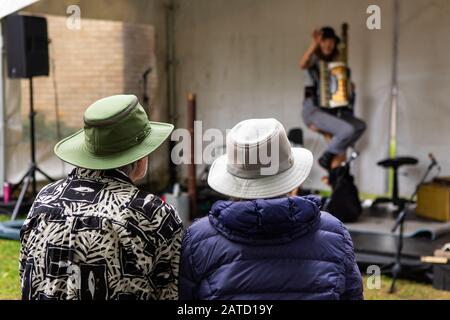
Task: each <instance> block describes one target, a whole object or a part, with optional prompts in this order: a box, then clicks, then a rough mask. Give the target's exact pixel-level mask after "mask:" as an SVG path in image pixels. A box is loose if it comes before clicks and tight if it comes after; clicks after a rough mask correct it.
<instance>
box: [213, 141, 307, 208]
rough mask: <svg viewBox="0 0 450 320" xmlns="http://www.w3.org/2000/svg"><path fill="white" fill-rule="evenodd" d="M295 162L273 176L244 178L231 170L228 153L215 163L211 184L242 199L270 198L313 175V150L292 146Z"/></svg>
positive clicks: (221, 191) (292, 187) (231, 195)
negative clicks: (228, 168)
mask: <svg viewBox="0 0 450 320" xmlns="http://www.w3.org/2000/svg"><path fill="white" fill-rule="evenodd" d="M292 155H293V158H294V163H293V165H292V167H290V168H289V169H288V170H286V171H283V172H282V173H280V174H277V175H273V176H265V177H261V178H257V179H244V178H239V177H237V176H234V175H232V174H231V173H229V172H228V171H227V161H228V159H227V155H222V156H220V157H219V158H217V159H216V160H215V161H214V163H213V164H212V166H211V168H210V170H209V175H208V185H209V186H210V187H211V188H212V189H214V190H216V191H217V192H219V193H221V194H224V195H226V196H230V197H233V198H239V199H268V198H274V197H278V196H282V195H285V194H287V193H289V192H290V191H292V190H294V189H295V188H297V187H298V186H300V185H301V184H302V183H303V182H304V181H305V180H306V178H307V177H308V176H309V173H310V171H311V168H312V165H313V155H312V153H311V151H309V150H307V149H304V148H292Z"/></svg>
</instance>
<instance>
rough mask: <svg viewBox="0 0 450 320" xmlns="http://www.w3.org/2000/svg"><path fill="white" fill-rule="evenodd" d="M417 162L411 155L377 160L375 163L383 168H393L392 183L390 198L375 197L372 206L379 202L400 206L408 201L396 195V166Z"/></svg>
mask: <svg viewBox="0 0 450 320" xmlns="http://www.w3.org/2000/svg"><path fill="white" fill-rule="evenodd" d="M418 162H419V161H418V160H417V159H416V158H412V157H395V158H388V159H384V160H381V161H379V162H378V163H377V165H379V166H382V167H383V168H392V169H393V170H394V181H393V183H394V185H393V188H392V196H391V198H376V199H375V201H374V202H373V204H372V207H374V206H376V205H377V204H379V203H393V204H394V205H396V206H400V205H403V204H405V203H406V202H408V200H406V199H401V198H399V196H398V191H399V189H398V168H400V167H401V166H404V165H416V164H417V163H418Z"/></svg>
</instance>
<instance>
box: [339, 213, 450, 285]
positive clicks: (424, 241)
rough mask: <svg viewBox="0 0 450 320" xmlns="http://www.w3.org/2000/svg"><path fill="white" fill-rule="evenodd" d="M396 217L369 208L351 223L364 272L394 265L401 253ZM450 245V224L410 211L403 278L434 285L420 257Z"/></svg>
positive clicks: (404, 252)
mask: <svg viewBox="0 0 450 320" xmlns="http://www.w3.org/2000/svg"><path fill="white" fill-rule="evenodd" d="M394 221H395V217H394V215H393V212H392V210H389V209H388V208H377V209H370V208H365V209H364V213H363V214H362V216H361V217H360V219H359V220H358V221H357V222H356V223H347V224H346V226H347V228H348V229H349V231H350V234H351V236H352V239H353V244H354V247H355V253H356V259H357V261H358V265H359V266H360V268H361V270H362V271H364V270H366V268H367V266H369V265H378V266H380V267H383V266H385V265H387V264H389V263H391V262H393V261H394V256H395V253H396V250H397V239H398V237H397V234H398V233H397V232H398V230H397V232H396V233H395V234H392V233H391V228H392V226H393V225H394ZM448 242H450V224H449V223H444V222H434V221H431V220H426V219H421V218H419V217H417V216H416V215H415V213H414V211H413V210H410V211H409V212H408V214H407V216H406V220H405V237H404V240H403V251H402V262H403V263H404V266H405V272H404V274H403V277H406V278H413V279H414V280H422V281H427V282H429V281H431V280H432V268H431V265H430V264H424V263H422V262H420V257H421V256H424V255H433V252H434V250H436V249H438V248H441V247H442V246H443V245H444V244H445V243H448Z"/></svg>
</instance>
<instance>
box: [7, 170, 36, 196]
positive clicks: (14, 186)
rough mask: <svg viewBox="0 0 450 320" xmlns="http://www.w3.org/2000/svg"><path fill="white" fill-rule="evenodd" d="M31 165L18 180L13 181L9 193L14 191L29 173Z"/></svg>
mask: <svg viewBox="0 0 450 320" xmlns="http://www.w3.org/2000/svg"><path fill="white" fill-rule="evenodd" d="M30 170H31V167H30V168H29V169H28V170H27V172H26V173H25V174H24V175H23V176H22V178H20V180H19V182H17V183H15V184H14V185H13V186H12V188H11V193H12V192H14V191H16V189H17V188H18V187H19V186H20V185H21V184H22V183H23V181H24V180H25V178H26V177H28V176H29V175H30Z"/></svg>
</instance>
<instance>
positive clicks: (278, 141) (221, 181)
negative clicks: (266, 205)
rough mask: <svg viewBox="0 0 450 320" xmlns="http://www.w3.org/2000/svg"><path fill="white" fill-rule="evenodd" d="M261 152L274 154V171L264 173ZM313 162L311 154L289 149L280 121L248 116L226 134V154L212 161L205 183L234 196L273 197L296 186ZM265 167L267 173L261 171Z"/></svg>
mask: <svg viewBox="0 0 450 320" xmlns="http://www.w3.org/2000/svg"><path fill="white" fill-rule="evenodd" d="M274 146H278V148H274ZM261 149H262V150H263V151H261ZM267 150H270V153H267V152H266V151H267ZM261 152H262V154H270V155H277V157H273V158H276V159H277V162H278V164H279V165H278V169H277V170H275V172H269V173H267V162H263V161H259V157H258V155H259V154H260V153H261ZM264 152H265V153H264ZM269 158H270V157H269ZM237 159H239V160H240V161H237ZM249 159H253V160H254V159H258V160H256V161H253V162H251V161H249ZM266 160H267V159H266ZM262 162H263V163H266V164H265V165H264V164H262ZM312 165H313V155H312V153H311V152H310V151H309V150H307V149H304V148H292V147H291V145H290V143H289V140H288V138H287V135H286V132H285V130H284V127H283V125H282V124H281V123H280V122H279V121H277V120H276V119H249V120H245V121H242V122H240V123H238V124H237V125H236V126H234V127H233V129H231V131H230V132H229V134H228V135H227V153H226V154H225V155H222V156H220V157H219V158H217V159H216V160H215V161H214V163H213V164H212V166H211V168H210V170H209V175H208V185H209V186H210V187H211V188H212V189H214V190H216V191H217V192H219V193H221V194H224V195H227V196H230V197H233V198H239V199H265V198H275V197H278V196H283V195H286V194H287V193H289V192H290V191H292V190H294V189H295V188H297V187H299V186H300V185H301V184H302V183H303V182H304V181H305V180H306V178H307V177H308V176H309V173H310V171H311V168H312ZM264 170H266V171H265V172H266V173H262V171H264ZM268 171H270V170H268Z"/></svg>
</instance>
